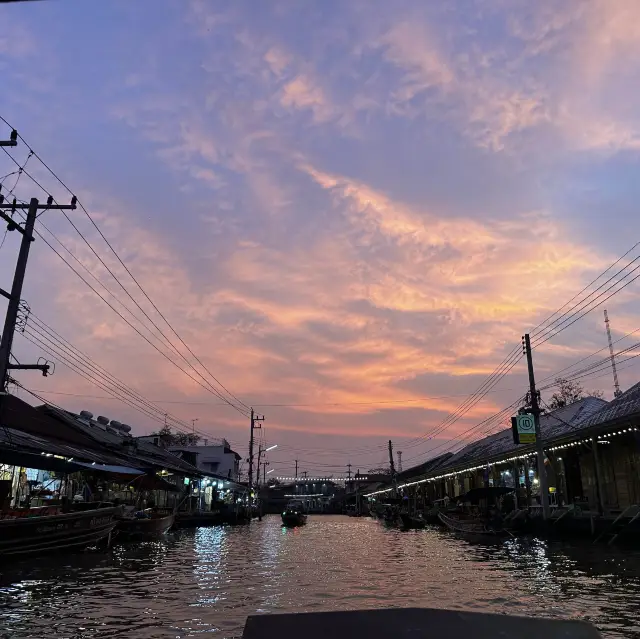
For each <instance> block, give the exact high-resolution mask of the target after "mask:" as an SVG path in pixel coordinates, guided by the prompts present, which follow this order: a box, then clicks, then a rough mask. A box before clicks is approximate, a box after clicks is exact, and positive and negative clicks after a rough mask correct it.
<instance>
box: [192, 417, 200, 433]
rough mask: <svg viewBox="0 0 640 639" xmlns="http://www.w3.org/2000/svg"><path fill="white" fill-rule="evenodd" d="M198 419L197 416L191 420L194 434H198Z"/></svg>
mask: <svg viewBox="0 0 640 639" xmlns="http://www.w3.org/2000/svg"><path fill="white" fill-rule="evenodd" d="M197 421H198V418H197V417H196V418H195V419H192V420H191V427H192V428H193V434H194V435H195V434H196V422H197Z"/></svg>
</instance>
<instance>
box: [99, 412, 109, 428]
mask: <svg viewBox="0 0 640 639" xmlns="http://www.w3.org/2000/svg"><path fill="white" fill-rule="evenodd" d="M97 422H98V424H102V425H103V426H106V425H107V424H108V423H109V418H108V417H104V415H98V419H97Z"/></svg>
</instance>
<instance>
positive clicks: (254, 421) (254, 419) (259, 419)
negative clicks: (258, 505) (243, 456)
mask: <svg viewBox="0 0 640 639" xmlns="http://www.w3.org/2000/svg"><path fill="white" fill-rule="evenodd" d="M262 421H264V415H263V416H262V417H258V416H257V415H256V414H255V412H254V410H253V408H252V409H251V434H250V435H249V482H248V486H249V500H251V490H252V489H253V431H254V430H255V429H256V428H262V426H259V425H257V424H258V422H262ZM259 474H260V468H258V478H259Z"/></svg>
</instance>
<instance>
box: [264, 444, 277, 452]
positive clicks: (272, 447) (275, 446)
mask: <svg viewBox="0 0 640 639" xmlns="http://www.w3.org/2000/svg"><path fill="white" fill-rule="evenodd" d="M274 448H278V444H274V445H273V446H269V448H267V449H266V450H265V451H264V452H265V453H268V452H269V451H270V450H273V449H274Z"/></svg>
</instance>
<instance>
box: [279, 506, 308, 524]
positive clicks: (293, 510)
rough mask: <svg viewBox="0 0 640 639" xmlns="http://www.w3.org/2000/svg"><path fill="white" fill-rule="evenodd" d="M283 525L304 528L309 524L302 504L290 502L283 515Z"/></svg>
mask: <svg viewBox="0 0 640 639" xmlns="http://www.w3.org/2000/svg"><path fill="white" fill-rule="evenodd" d="M282 523H283V525H285V526H291V527H295V526H304V524H306V523H307V515H306V514H305V512H304V506H303V505H302V503H301V502H295V501H294V502H289V504H287V507H286V508H285V509H284V512H283V513H282Z"/></svg>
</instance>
